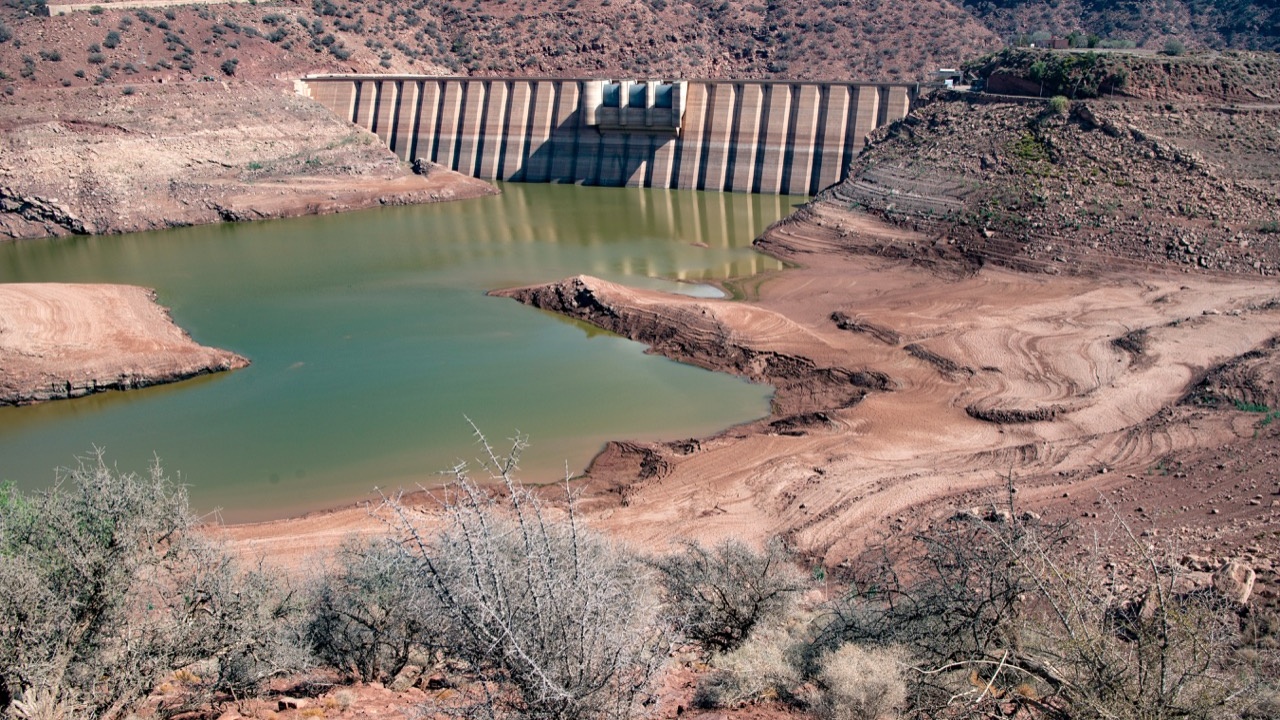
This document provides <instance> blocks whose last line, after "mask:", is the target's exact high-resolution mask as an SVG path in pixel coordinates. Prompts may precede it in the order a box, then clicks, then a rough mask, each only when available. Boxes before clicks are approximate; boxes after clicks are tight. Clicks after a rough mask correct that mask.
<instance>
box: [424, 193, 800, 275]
mask: <svg viewBox="0 0 1280 720" xmlns="http://www.w3.org/2000/svg"><path fill="white" fill-rule="evenodd" d="M528 191H529V188H527V187H526V186H522V185H518V184H510V185H506V186H505V187H503V193H504V194H505V195H510V196H511V198H510V200H511V202H509V203H508V204H507V206H506V207H507V209H506V211H505V212H504V213H485V212H474V211H467V212H458V213H447V214H444V217H443V218H442V223H441V224H440V226H439V227H438V230H441V231H444V232H447V233H449V234H450V235H453V236H455V237H465V238H470V240H469V241H468V242H467V243H464V244H459V245H456V246H455V252H460V253H464V254H465V255H466V256H467V257H466V259H468V260H471V259H480V258H481V257H482V256H485V255H488V254H491V253H492V252H493V251H495V250H500V252H501V255H502V258H498V259H497V261H498V262H499V263H504V262H505V263H510V264H512V267H513V270H514V269H516V268H518V267H519V266H520V265H521V264H524V263H529V264H530V265H531V266H541V265H542V264H543V258H542V257H541V256H542V255H552V254H555V253H558V252H560V250H558V249H556V248H555V246H563V245H572V246H576V249H575V253H576V256H577V258H578V259H579V261H580V262H581V263H582V266H583V270H582V272H585V273H587V274H592V275H599V276H604V277H609V276H616V275H618V274H621V275H625V276H628V277H632V278H636V277H655V278H656V277H668V278H673V279H677V280H685V281H703V280H714V279H722V278H735V277H750V276H752V275H756V274H759V273H761V272H766V271H771V270H779V269H781V268H782V263H781V261H779V260H777V259H775V258H772V257H769V256H767V255H763V254H760V253H741V252H736V253H725V254H724V255H723V260H721V261H719V262H712V263H709V264H705V265H701V266H699V265H698V264H691V263H689V262H687V258H685V256H686V254H687V253H689V252H690V250H691V248H696V247H699V246H705V247H707V248H708V249H712V250H732V249H735V248H742V247H743V244H744V242H749V241H750V239H751V238H753V237H755V236H756V235H758V234H759V232H760V229H761V228H763V227H765V226H767V225H768V224H769V223H771V222H773V221H774V220H776V219H777V218H782V217H785V216H786V215H787V214H788V213H789V212H790V210H791V207H792V205H793V204H794V203H795V202H796V201H795V200H791V199H788V198H786V197H783V196H781V195H772V196H768V195H762V196H757V197H754V198H751V200H750V201H746V199H745V198H742V197H737V198H735V197H734V196H732V195H725V194H723V193H686V192H672V191H644V192H639V191H637V192H636V194H634V195H629V196H627V198H626V201H627V203H628V205H627V208H626V209H625V217H627V218H628V220H627V222H629V223H630V224H632V226H633V227H635V228H636V232H638V233H641V234H642V235H647V236H650V237H651V239H653V240H661V239H664V238H676V237H678V238H681V239H682V240H683V242H681V243H670V242H667V243H662V242H656V243H653V244H652V245H651V246H650V249H649V251H648V252H646V253H643V254H633V255H625V256H622V257H619V256H618V253H617V250H616V244H617V236H618V231H619V228H618V226H617V224H616V223H613V222H611V223H608V224H605V223H602V222H599V218H600V217H601V216H596V218H595V219H591V218H587V217H582V216H563V215H562V216H560V217H559V218H558V219H557V221H556V222H555V223H552V222H548V221H547V215H546V214H545V213H544V212H542V211H541V208H538V206H537V201H536V200H534V199H533V198H532V197H526V195H528V194H529V193H528ZM622 212H623V211H622V210H621V209H619V213H620V214H619V218H621V217H623V214H622ZM638 239H641V238H638ZM496 246H501V247H500V248H498V247H496ZM458 259H462V258H458ZM632 282H634V280H632Z"/></svg>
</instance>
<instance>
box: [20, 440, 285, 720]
mask: <svg viewBox="0 0 1280 720" xmlns="http://www.w3.org/2000/svg"><path fill="white" fill-rule="evenodd" d="M288 597H289V596H288V595H287V594H285V593H281V592H279V591H278V589H277V588H276V586H275V584H274V583H273V582H272V581H271V579H270V578H269V577H268V576H267V575H265V574H264V573H261V572H243V571H241V570H240V569H238V568H237V567H236V565H235V563H234V562H233V561H232V559H231V558H230V556H229V555H228V554H227V553H226V552H225V551H224V550H223V549H222V548H221V547H219V546H218V545H217V544H216V543H213V542H211V541H209V540H208V539H206V538H205V537H204V535H203V533H201V532H200V531H199V529H198V525H197V521H196V519H195V518H194V516H193V515H192V514H191V512H190V510H189V509H188V506H187V495H186V492H185V490H183V488H181V487H179V486H176V485H174V484H173V483H172V482H170V481H169V479H168V478H167V477H166V476H165V475H164V473H163V472H162V471H161V470H160V468H159V467H154V468H153V469H152V471H151V473H150V474H148V475H144V476H139V475H136V474H133V473H123V472H119V471H117V470H115V469H113V468H111V467H109V466H108V465H107V464H106V463H105V462H104V460H103V458H102V456H101V454H98V455H96V456H94V457H92V458H89V459H87V460H83V461H81V462H80V463H79V464H78V465H77V466H76V467H75V468H72V469H69V470H64V471H61V472H60V473H59V476H58V480H57V483H56V484H55V486H54V487H53V488H52V489H50V490H47V491H42V492H37V493H32V494H23V493H21V492H19V491H18V490H16V489H15V488H14V487H12V486H7V487H4V488H3V489H0V709H4V708H11V709H12V711H14V712H17V713H24V714H29V713H31V712H34V711H35V710H36V709H40V712H41V713H42V714H43V716H45V717H57V716H58V715H59V714H60V713H61V714H66V715H68V716H70V717H92V718H103V719H105V720H114V719H115V718H120V717H124V716H126V715H128V714H129V712H130V711H131V710H132V709H134V708H135V707H136V706H137V705H138V704H139V703H140V702H141V701H142V700H143V699H144V698H145V697H146V696H147V695H148V693H150V692H151V691H152V689H153V688H155V687H156V685H157V684H158V683H159V682H161V680H162V679H163V678H164V676H165V675H167V674H168V673H171V672H173V671H175V670H177V669H180V668H186V667H189V666H192V665H193V664H195V663H204V666H203V667H202V671H201V672H202V675H201V678H202V680H201V682H200V683H199V684H198V687H196V688H194V689H193V692H192V694H191V695H190V696H189V697H188V698H186V699H185V700H184V702H186V703H205V702H209V701H212V700H214V699H216V698H217V697H219V696H220V695H221V694H223V693H235V694H236V695H237V696H239V697H243V696H244V695H245V694H251V693H253V692H254V691H256V690H257V689H258V688H259V686H260V685H261V683H263V682H264V681H265V680H266V679H267V678H269V677H271V676H273V675H275V674H278V673H282V672H285V671H287V670H290V669H292V668H294V667H296V666H297V664H298V660H297V658H298V656H297V655H296V654H292V653H291V652H290V649H291V647H292V645H291V643H290V642H289V640H290V638H289V635H288V632H287V629H288V627H289V623H288V622H287V621H288V620H289V618H291V617H294V616H295V615H296V614H295V612H294V609H293V608H292V607H291V606H290V605H289V604H288V602H287V598H288ZM23 708H26V710H23Z"/></svg>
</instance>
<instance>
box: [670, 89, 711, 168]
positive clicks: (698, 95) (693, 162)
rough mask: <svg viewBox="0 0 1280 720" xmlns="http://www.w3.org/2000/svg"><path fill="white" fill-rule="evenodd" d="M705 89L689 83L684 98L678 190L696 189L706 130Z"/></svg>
mask: <svg viewBox="0 0 1280 720" xmlns="http://www.w3.org/2000/svg"><path fill="white" fill-rule="evenodd" d="M707 89H708V86H707V84H706V83H701V82H691V83H689V90H688V96H687V97H686V98H685V112H684V129H683V132H681V134H680V167H679V169H678V170H677V174H676V182H675V186H676V187H678V188H682V189H693V188H696V187H698V176H699V174H700V171H701V169H702V136H703V133H704V132H705V130H706V128H705V127H704V126H703V122H704V120H705V115H706V110H707Z"/></svg>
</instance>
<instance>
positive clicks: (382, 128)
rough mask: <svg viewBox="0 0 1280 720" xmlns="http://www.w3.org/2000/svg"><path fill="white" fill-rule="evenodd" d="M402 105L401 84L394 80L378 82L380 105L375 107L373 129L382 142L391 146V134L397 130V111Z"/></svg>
mask: <svg viewBox="0 0 1280 720" xmlns="http://www.w3.org/2000/svg"><path fill="white" fill-rule="evenodd" d="M399 106H400V84H399V83H397V82H395V81H394V80H383V81H381V82H379V83H378V106H377V108H375V109H374V123H373V131H374V132H375V133H377V135H378V139H379V140H381V141H382V144H383V145H385V146H387V147H391V135H392V133H394V132H395V129H396V128H395V113H396V108H398V107H399Z"/></svg>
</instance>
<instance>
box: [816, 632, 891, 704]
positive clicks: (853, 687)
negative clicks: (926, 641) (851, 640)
mask: <svg viewBox="0 0 1280 720" xmlns="http://www.w3.org/2000/svg"><path fill="white" fill-rule="evenodd" d="M902 667H903V656H902V653H901V652H900V651H898V650H896V649H892V648H862V647H859V646H857V645H853V644H849V645H843V646H841V647H839V648H837V649H836V650H835V651H834V652H831V653H828V654H827V655H826V656H824V657H823V658H822V663H821V668H820V669H819V671H818V681H819V682H820V683H821V684H822V688H823V694H822V699H821V700H820V702H819V704H818V710H819V712H820V714H821V715H822V717H823V718H826V719H827V720H881V718H887V717H892V716H893V713H894V711H895V710H898V709H900V708H902V707H903V705H904V704H905V702H906V699H907V684H906V682H905V681H904V680H903V679H902Z"/></svg>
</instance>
